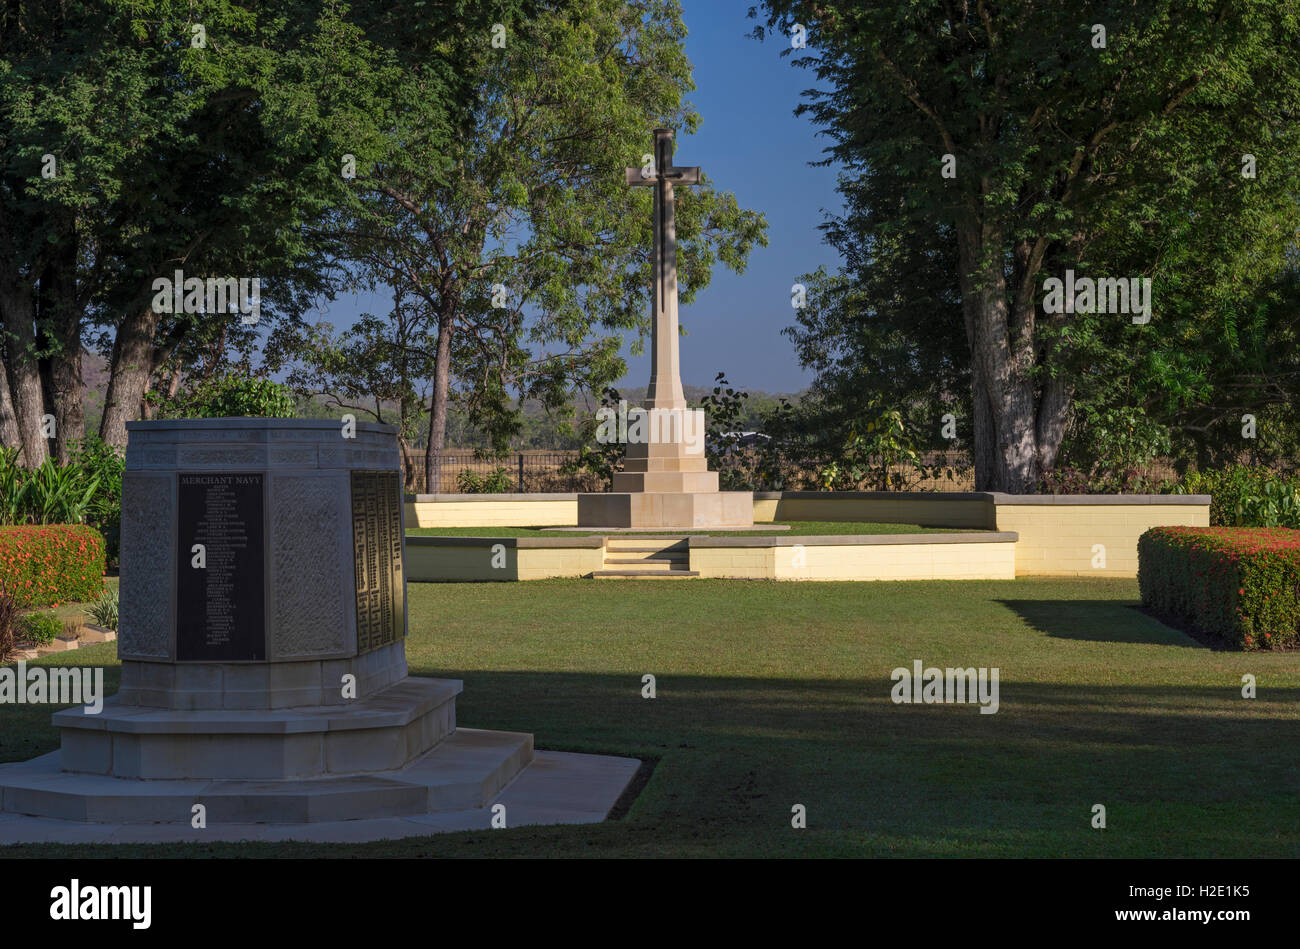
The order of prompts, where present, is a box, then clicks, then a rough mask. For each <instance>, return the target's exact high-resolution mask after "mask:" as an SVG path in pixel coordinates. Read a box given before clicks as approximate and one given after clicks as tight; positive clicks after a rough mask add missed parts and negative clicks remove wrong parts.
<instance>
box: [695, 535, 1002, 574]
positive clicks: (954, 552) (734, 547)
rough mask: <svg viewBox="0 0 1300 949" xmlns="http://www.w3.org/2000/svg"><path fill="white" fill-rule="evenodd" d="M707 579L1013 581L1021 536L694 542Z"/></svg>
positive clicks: (697, 566) (718, 539)
mask: <svg viewBox="0 0 1300 949" xmlns="http://www.w3.org/2000/svg"><path fill="white" fill-rule="evenodd" d="M688 544H689V549H690V557H691V569H692V570H696V571H698V572H699V574H700V576H701V577H717V578H737V579H747V580H1012V579H1014V578H1015V575H1016V572H1015V571H1016V566H1015V547H1016V535H1015V534H1014V533H1009V532H994V531H990V532H987V533H968V534H831V535H826V536H805V537H692V538H690V540H689V542H688Z"/></svg>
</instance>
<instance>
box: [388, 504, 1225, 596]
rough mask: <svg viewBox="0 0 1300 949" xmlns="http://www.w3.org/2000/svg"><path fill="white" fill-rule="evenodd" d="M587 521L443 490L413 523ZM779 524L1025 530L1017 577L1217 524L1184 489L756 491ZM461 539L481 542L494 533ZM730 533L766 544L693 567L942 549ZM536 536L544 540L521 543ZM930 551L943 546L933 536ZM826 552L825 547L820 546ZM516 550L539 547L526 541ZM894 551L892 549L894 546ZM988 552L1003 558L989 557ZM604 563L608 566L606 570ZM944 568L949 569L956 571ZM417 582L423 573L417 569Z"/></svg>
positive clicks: (462, 567)
mask: <svg viewBox="0 0 1300 949" xmlns="http://www.w3.org/2000/svg"><path fill="white" fill-rule="evenodd" d="M577 516H578V503H577V495H576V494H501V495H481V494H441V495H416V496H414V497H408V499H407V523H408V524H418V525H419V526H421V527H462V526H480V527H506V526H512V527H542V526H554V527H571V526H575V525H576V524H577ZM773 521H845V522H855V521H861V522H875V523H886V524H920V525H922V526H926V527H952V528H967V529H977V530H986V531H1000V532H1014V533H1015V534H1018V535H1019V540H1018V541H1016V542H1015V547H1014V569H1015V575H1016V576H1111V577H1135V576H1137V542H1138V538H1139V537H1141V536H1142V534H1143V533H1144V532H1145V531H1147V530H1148V529H1149V528H1152V527H1157V526H1165V525H1185V526H1192V527H1204V526H1207V525H1208V524H1209V523H1210V498H1209V496H1208V495H1178V494H1156V495H1145V494H1143V495H1136V494H1135V495H1016V494H1001V493H997V492H985V491H976V492H966V493H953V494H936V493H923V492H881V491H826V492H823V491H767V492H758V493H756V494H755V495H754V522H755V523H756V524H759V523H771V522H773ZM886 536H892V535H886ZM922 536H924V535H922ZM930 536H933V535H930ZM461 539H462V540H466V541H470V542H473V543H478V542H480V541H482V540H484V539H483V538H461ZM440 540H443V539H440ZM723 540H739V541H743V542H746V543H748V542H751V541H757V538H714V539H712V545H711V546H710V547H709V548H707V549H708V550H712V551H716V552H714V553H704V552H703V551H704V550H705V549H706V548H699V549H700V550H701V552H700V553H699V554H698V556H699V566H697V564H696V557H697V554H696V552H695V551H696V547H695V546H694V545H692V553H691V569H692V570H700V573H701V575H702V576H723V575H726V576H751V575H752V576H763V577H774V578H778V579H781V578H785V577H786V576H787V574H788V570H787V568H782V567H780V566H779V558H780V557H781V556H784V554H783V553H781V554H777V553H771V554H770V556H769V555H768V554H764V553H761V551H763V550H765V549H770V550H773V551H782V550H784V549H785V548H786V547H789V546H791V545H793V544H796V543H802V544H803V545H804V547H805V548H806V550H807V551H808V553H807V556H808V557H809V560H808V563H809V565H810V566H809V568H808V569H809V570H812V569H814V568H813V566H812V564H813V563H814V562H818V563H820V562H821V559H822V558H829V560H828V561H827V562H826V564H825V566H824V571H825V572H827V573H829V574H834V575H835V576H826V577H825V578H826V579H835V578H836V576H838V575H839V574H840V573H841V572H844V573H846V574H848V575H852V576H859V575H864V574H865V573H866V572H868V571H869V572H870V573H871V574H872V575H873V576H877V577H879V576H881V575H882V572H883V573H885V574H888V573H889V571H891V570H896V571H898V572H902V573H908V574H909V575H910V574H911V573H916V572H920V573H924V571H925V570H926V569H928V568H926V567H925V566H924V565H923V564H922V561H923V560H924V559H925V558H926V557H933V556H935V555H937V554H938V552H937V551H931V552H929V553H922V552H918V551H909V552H907V553H902V552H900V551H897V550H896V551H895V554H896V555H897V556H898V557H900V558H920V559H919V560H907V561H899V562H898V563H890V562H888V557H885V558H884V562H879V561H880V558H881V557H882V556H883V555H882V554H880V553H879V551H880V550H881V545H880V544H878V543H876V542H874V541H873V543H872V544H870V545H868V547H867V549H866V550H857V549H855V545H853V544H846V543H844V541H843V539H842V538H841V539H840V540H839V541H837V542H836V543H834V544H825V545H814V544H810V543H809V541H808V539H807V538H783V539H782V540H781V543H779V544H770V545H768V546H767V547H765V546H763V544H757V545H756V546H754V547H752V548H750V549H745V548H744V547H743V545H741V544H723V543H721V542H722V541H723ZM503 542H504V541H503ZM525 542H537V541H534V540H531V539H529V540H526V541H521V543H525ZM766 542H767V539H764V543H766ZM928 546H940V547H941V546H943V545H935V544H933V542H931V543H930V544H929V545H928ZM814 547H815V548H816V550H817V552H816V553H812V550H813V548H814ZM508 549H509V550H528V549H529V548H527V547H522V548H521V547H517V546H515V547H509V548H508ZM884 549H886V550H888V548H887V547H886V548H884ZM946 555H947V553H944V556H946ZM417 556H424V557H426V558H433V557H434V556H435V555H434V554H432V553H425V554H420V555H417ZM438 556H442V557H444V559H445V560H446V561H447V563H446V566H447V568H448V569H449V570H453V571H461V572H464V573H466V574H472V575H466V576H463V577H462V576H459V575H458V576H454V577H453V576H442V577H441V579H501V578H502V577H501V576H500V574H499V573H497V574H486V575H482V576H480V575H479V571H480V568H479V567H478V566H471V565H468V564H465V563H453V561H455V560H456V555H455V554H454V553H451V552H447V553H444V554H440V555H438ZM510 556H511V557H514V558H516V560H512V561H511V562H512V563H515V562H516V561H517V567H516V568H513V569H518V570H519V571H521V572H522V573H521V576H522V575H525V574H526V575H528V576H576V575H581V574H577V573H572V572H556V571H569V570H571V569H572V568H573V567H575V566H576V565H577V563H576V562H575V558H578V559H580V560H581V565H583V566H585V565H586V564H588V563H591V562H594V561H593V559H592V556H589V555H579V554H576V553H572V552H570V553H568V554H564V555H560V554H555V553H549V554H543V553H542V552H540V550H538V551H534V552H531V553H527V554H523V553H518V554H511V555H510ZM954 556H957V557H958V558H959V559H960V558H969V557H973V556H975V555H974V554H973V553H971V552H970V551H969V550H962V551H961V552H960V553H958V554H954ZM982 556H986V557H987V556H993V555H992V554H987V553H986V554H985V555H982ZM997 556H1001V553H999V554H997ZM765 558H767V559H765ZM769 561H770V562H769ZM427 562H428V563H429V565H430V568H431V570H432V568H433V564H434V561H433V560H432V559H428V560H427ZM709 564H717V565H719V569H726V570H733V571H735V572H733V573H728V574H722V573H714V572H706V569H707V570H708V571H712V570H713V567H712V566H709ZM483 569H492V568H490V567H489V568H483ZM592 569H599V565H597V566H596V567H594V568H592ZM789 569H793V568H789ZM944 569H945V570H947V569H948V568H947V567H946V566H945V567H944ZM981 569H982V568H981ZM998 569H1000V567H999V568H998ZM783 570H785V571H786V572H785V573H783V572H782V571H783ZM817 570H818V573H819V575H821V574H822V573H823V570H822V568H821V567H818V568H817ZM945 575H947V574H945ZM844 578H845V579H847V578H848V577H847V576H846V577H844ZM411 579H413V580H418V579H420V577H419V576H417V575H416V574H415V573H412V574H411Z"/></svg>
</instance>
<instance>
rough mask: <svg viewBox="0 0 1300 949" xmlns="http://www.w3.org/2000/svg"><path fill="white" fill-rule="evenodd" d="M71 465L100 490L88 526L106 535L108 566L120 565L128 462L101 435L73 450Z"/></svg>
mask: <svg viewBox="0 0 1300 949" xmlns="http://www.w3.org/2000/svg"><path fill="white" fill-rule="evenodd" d="M68 464H69V466H70V467H74V468H77V469H79V470H80V471H81V477H82V479H83V481H84V482H85V483H90V482H92V481H93V482H94V483H95V484H96V485H97V487H96V489H95V491H94V493H93V494H92V495H91V497H90V503H89V505H88V506H87V509H86V523H87V524H89V525H90V526H91V527H93V528H95V529H96V530H97V531H99V532H100V533H101V534H103V535H104V541H105V543H106V544H107V545H108V562H109V563H116V562H117V555H118V546H119V542H120V538H121V533H122V472H123V471H124V470H125V469H126V460H125V459H124V458H123V456H122V453H121V452H119V451H118V450H117V449H116V448H114V447H113V446H111V445H109V444H108V443H107V442H105V441H103V440H102V439H100V438H99V436H97V435H88V436H87V437H86V439H85V440H84V441H82V442H80V443H79V444H76V445H74V446H73V448H72V451H71V453H70V456H69V459H68Z"/></svg>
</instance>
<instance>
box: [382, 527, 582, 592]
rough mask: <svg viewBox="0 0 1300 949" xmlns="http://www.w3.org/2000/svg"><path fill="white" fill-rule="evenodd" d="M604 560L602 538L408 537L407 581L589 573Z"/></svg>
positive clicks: (573, 575)
mask: <svg viewBox="0 0 1300 949" xmlns="http://www.w3.org/2000/svg"><path fill="white" fill-rule="evenodd" d="M604 560H605V541H604V539H603V538H601V537H407V538H406V578H407V580H408V581H415V582H419V581H426V582H433V581H439V580H460V581H464V580H483V581H504V580H544V579H546V578H548V577H585V576H587V575H589V574H590V573H591V572H592V571H593V570H599V569H600V568H601V567H602V566H603V564H604Z"/></svg>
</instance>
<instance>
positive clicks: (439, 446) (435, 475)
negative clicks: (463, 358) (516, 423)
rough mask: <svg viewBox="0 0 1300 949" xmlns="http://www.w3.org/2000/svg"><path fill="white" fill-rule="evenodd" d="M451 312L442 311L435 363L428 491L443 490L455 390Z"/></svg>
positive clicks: (427, 461)
mask: <svg viewBox="0 0 1300 949" xmlns="http://www.w3.org/2000/svg"><path fill="white" fill-rule="evenodd" d="M451 325H452V317H451V315H450V313H439V314H438V349H437V351H436V354H435V356H434V362H433V398H432V405H431V406H430V411H429V444H428V445H427V446H426V447H425V449H424V490H425V491H426V492H427V493H428V494H440V493H441V492H442V450H443V448H445V447H446V440H447V399H448V396H449V395H450V392H451Z"/></svg>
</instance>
